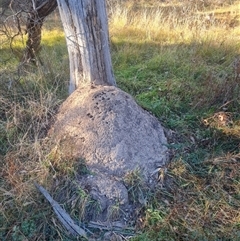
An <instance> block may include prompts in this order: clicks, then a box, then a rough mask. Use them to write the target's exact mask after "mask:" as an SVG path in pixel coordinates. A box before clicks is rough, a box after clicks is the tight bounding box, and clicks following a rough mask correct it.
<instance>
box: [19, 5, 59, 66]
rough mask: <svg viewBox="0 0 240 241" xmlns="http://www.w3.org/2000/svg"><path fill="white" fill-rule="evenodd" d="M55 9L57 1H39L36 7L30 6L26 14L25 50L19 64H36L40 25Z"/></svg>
mask: <svg viewBox="0 0 240 241" xmlns="http://www.w3.org/2000/svg"><path fill="white" fill-rule="evenodd" d="M56 7H57V0H52V1H49V0H40V1H37V2H36V6H34V5H32V7H31V10H29V13H28V19H27V30H26V31H27V34H28V39H27V42H26V49H25V51H24V54H23V57H22V60H21V62H22V63H29V62H32V63H34V64H36V57H37V53H38V52H39V50H40V44H41V33H42V25H43V21H44V19H45V17H47V16H48V15H49V14H50V13H51V12H53V11H54V10H55V9H56Z"/></svg>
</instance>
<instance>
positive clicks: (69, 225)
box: [34, 182, 87, 239]
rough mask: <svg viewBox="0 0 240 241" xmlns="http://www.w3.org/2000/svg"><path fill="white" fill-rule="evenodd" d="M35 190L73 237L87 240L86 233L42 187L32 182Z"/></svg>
mask: <svg viewBox="0 0 240 241" xmlns="http://www.w3.org/2000/svg"><path fill="white" fill-rule="evenodd" d="M34 185H35V186H36V188H37V189H38V190H39V191H40V192H41V193H42V194H43V196H44V197H45V198H46V199H47V200H48V201H49V203H50V204H51V206H52V208H53V210H54V212H55V213H56V215H57V217H58V219H59V221H60V222H61V223H62V224H63V226H64V227H65V228H66V229H67V230H68V231H69V232H70V233H71V234H72V235H74V236H78V235H80V236H83V237H85V238H86V239H87V235H86V232H85V231H84V230H83V229H82V228H80V227H79V226H77V225H76V224H75V223H74V221H73V220H72V218H71V217H70V216H69V214H68V213H67V212H66V211H65V210H64V209H63V208H62V207H61V206H60V205H59V204H58V203H57V202H56V201H55V200H54V199H53V198H52V197H51V196H50V194H49V193H48V192H47V190H45V189H44V188H43V187H42V186H40V185H38V184H37V183H36V182H34Z"/></svg>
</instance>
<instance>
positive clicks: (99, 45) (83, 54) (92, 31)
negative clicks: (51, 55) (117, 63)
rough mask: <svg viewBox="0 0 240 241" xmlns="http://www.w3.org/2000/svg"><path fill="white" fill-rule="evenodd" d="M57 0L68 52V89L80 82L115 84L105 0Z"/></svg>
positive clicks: (73, 87) (80, 83) (72, 88)
mask: <svg viewBox="0 0 240 241" xmlns="http://www.w3.org/2000/svg"><path fill="white" fill-rule="evenodd" d="M57 1H58V6H59V11H60V16H61V20H62V23H63V27H64V31H65V36H66V42H67V48H68V54H69V64H70V84H69V93H72V92H73V91H74V90H75V89H76V88H77V87H78V86H80V85H84V84H89V85H90V84H95V85H116V82H115V78H114V74H113V70H112V62H111V55H110V48H109V34H108V21H107V13H106V6H105V0H57Z"/></svg>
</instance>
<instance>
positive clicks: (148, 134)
mask: <svg viewBox="0 0 240 241" xmlns="http://www.w3.org/2000/svg"><path fill="white" fill-rule="evenodd" d="M49 135H50V136H52V137H53V138H54V139H55V140H56V141H57V142H59V143H61V145H62V146H65V148H63V149H66V147H67V150H68V152H69V151H70V152H71V155H72V156H73V157H75V158H82V159H84V160H85V163H86V166H87V168H88V170H89V174H87V175H85V176H83V177H81V178H79V180H78V181H79V183H80V185H82V186H84V187H87V190H89V193H90V194H91V195H92V198H93V199H95V200H97V201H98V202H99V204H100V209H101V210H102V212H101V214H99V216H98V218H100V219H101V220H103V219H104V218H109V217H110V213H109V212H110V210H111V209H109V207H112V206H113V205H114V204H115V203H118V204H119V205H123V206H124V205H125V206H126V205H128V204H129V196H128V194H129V189H130V188H131V187H130V186H129V185H131V182H134V181H136V180H134V179H139V180H140V181H141V183H144V185H146V186H149V187H151V186H154V185H155V184H156V183H157V179H158V170H159V168H161V167H163V166H165V164H166V162H167V161H168V148H167V147H166V146H167V140H166V137H165V135H164V131H163V128H162V126H161V124H160V123H159V121H158V120H157V119H156V118H155V117H154V116H152V115H151V114H150V113H148V112H147V111H145V110H143V109H142V108H141V107H139V106H138V105H137V104H136V102H135V101H134V99H133V98H132V97H131V96H130V95H129V94H127V93H125V92H123V91H122V90H120V89H118V88H117V87H114V86H99V85H98V86H86V87H83V88H79V89H77V90H76V91H75V92H73V94H72V95H70V96H69V97H68V99H67V100H66V101H65V102H64V103H63V105H62V106H61V107H60V110H59V113H58V114H57V117H56V121H55V123H54V125H53V126H52V128H51V130H50V132H49ZM61 145H60V146H61ZM131 178H132V179H133V180H131ZM96 219H97V218H96Z"/></svg>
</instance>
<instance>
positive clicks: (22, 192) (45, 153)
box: [0, 0, 240, 241]
mask: <svg viewBox="0 0 240 241" xmlns="http://www.w3.org/2000/svg"><path fill="white" fill-rule="evenodd" d="M239 6H240V5H239V1H207V0H206V1H165V2H162V1H111V2H109V17H110V19H109V23H110V26H109V27H110V35H111V47H112V58H113V63H114V70H115V74H116V78H117V81H118V84H119V86H120V87H121V88H122V89H124V90H126V91H128V92H129V93H131V94H132V95H133V96H134V97H135V98H136V100H137V101H138V102H139V103H140V104H141V105H142V106H143V107H144V108H146V109H148V110H150V111H151V112H152V113H153V114H155V115H156V116H157V117H158V118H159V119H160V120H161V122H162V123H163V124H164V125H165V126H166V127H168V128H170V129H171V131H170V134H168V138H169V148H170V151H171V153H172V162H171V163H170V164H169V167H168V171H167V173H166V174H165V175H166V176H165V185H164V187H163V188H156V190H154V192H150V191H149V190H148V193H147V197H145V196H144V200H140V199H141V197H142V196H141V195H142V193H140V192H142V191H144V188H143V187H142V183H141V178H140V176H139V174H138V173H133V174H132V175H130V176H129V177H126V183H127V184H128V186H129V193H130V197H131V201H134V200H136V201H137V202H140V203H141V205H140V209H139V210H138V216H135V219H134V220H131V221H132V222H131V223H130V224H129V225H135V224H136V226H137V229H136V233H139V232H141V233H140V234H139V235H137V236H136V237H135V238H134V239H133V240H239V237H240V233H239V226H240V216H239V208H240V196H239V193H240V183H239V181H240V176H239V165H240V164H239V163H240V156H239V148H240V146H239V137H240V123H239V122H240V121H239V119H240V114H239V113H240V108H239V103H240V100H239V96H240V89H239V77H238V76H236V68H235V69H234V60H235V57H236V56H237V55H239V54H240V49H239V46H240V45H239V34H240V27H239V21H240V19H239V16H240V15H239V11H240V7H239ZM57 19H58V17H57V15H54V17H53V18H51V19H49V20H48V21H49V22H50V26H49V25H48V27H46V28H45V29H44V33H43V47H42V52H41V56H40V58H41V60H42V62H44V65H43V66H41V65H39V66H38V67H32V66H29V68H25V69H24V71H22V72H21V73H19V72H17V71H16V69H17V65H18V58H19V54H20V53H21V50H22V48H23V44H22V40H21V38H20V39H15V42H14V44H13V47H14V49H13V51H11V50H10V49H9V47H8V45H7V44H8V42H7V41H5V40H6V39H4V38H3V36H2V35H1V36H0V39H1V43H2V46H1V49H0V51H1V53H0V54H1V59H0V61H1V62H0V63H1V66H0V83H1V88H0V160H1V161H0V167H1V172H0V239H1V240H16V241H18V240H73V239H72V238H71V237H69V236H68V235H67V234H66V233H65V232H64V230H63V228H62V227H61V225H60V224H59V223H58V221H57V220H56V217H55V216H54V214H53V213H52V211H51V208H50V207H49V206H48V204H46V202H44V201H43V200H42V197H41V196H40V194H38V193H37V192H36V190H35V188H34V186H33V181H37V182H39V183H41V184H43V185H44V186H45V187H46V188H47V189H48V190H49V191H50V193H51V194H52V195H53V197H54V198H55V199H56V200H57V201H58V202H60V203H61V204H64V205H65V207H66V209H67V210H68V211H69V213H70V214H71V216H72V217H73V218H75V220H78V221H82V220H84V219H85V218H87V219H90V218H91V217H87V210H89V209H91V208H93V207H94V208H95V209H96V210H97V204H96V203H94V202H92V200H91V199H90V197H89V195H88V192H87V190H80V189H79V188H78V187H77V185H75V183H74V178H75V176H76V175H78V174H79V173H80V174H81V173H84V171H85V169H84V163H83V162H82V161H80V160H76V159H74V158H72V156H71V150H70V149H71V148H69V153H68V154H67V155H65V156H63V155H62V153H61V148H68V147H65V146H64V145H63V144H62V143H54V141H52V140H48V139H47V138H45V137H46V133H47V131H48V128H49V126H50V125H51V123H52V121H53V120H54V115H55V113H56V111H57V108H58V106H59V104H60V103H61V102H62V100H63V99H65V98H66V95H67V93H66V89H67V79H68V71H67V70H68V60H67V51H66V47H65V41H64V37H63V33H62V31H61V28H59V24H58V23H57V24H56V22H55V21H56V20H57ZM51 26H54V27H51ZM20 37H21V36H20ZM9 56H10V57H9ZM237 74H238V73H237ZM140 194H141V195H140ZM117 208H118V207H116V209H117ZM138 208H139V206H138ZM113 215H114V210H113Z"/></svg>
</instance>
